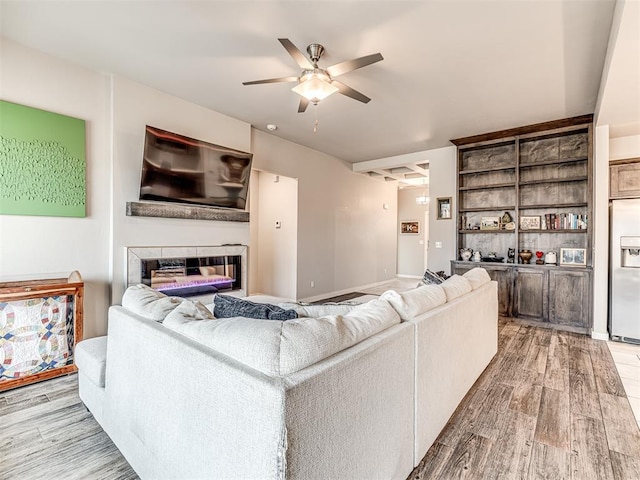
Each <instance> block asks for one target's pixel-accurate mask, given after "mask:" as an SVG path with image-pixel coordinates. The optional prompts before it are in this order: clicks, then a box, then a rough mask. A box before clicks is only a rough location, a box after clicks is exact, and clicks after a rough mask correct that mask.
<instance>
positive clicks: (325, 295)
mask: <svg viewBox="0 0 640 480" xmlns="http://www.w3.org/2000/svg"><path fill="white" fill-rule="evenodd" d="M396 277H400V275H396ZM418 278H422V277H418ZM392 280H393V278H389V279H387V280H382V281H380V282H375V283H369V284H367V285H360V286H355V287H349V288H344V289H342V290H334V291H333V292H325V293H322V294H320V295H314V296H312V297H305V298H299V299H298V301H300V302H305V303H311V302H317V301H318V300H322V299H323V298H331V297H337V296H339V295H344V294H345V293H351V292H360V291H362V290H364V289H367V288H373V287H377V286H379V285H383V284H385V283H387V282H390V281H392Z"/></svg>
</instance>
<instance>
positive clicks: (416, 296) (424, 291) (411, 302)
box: [380, 285, 447, 321]
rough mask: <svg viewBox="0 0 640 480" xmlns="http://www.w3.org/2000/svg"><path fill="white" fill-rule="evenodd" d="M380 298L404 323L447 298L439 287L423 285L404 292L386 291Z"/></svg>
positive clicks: (444, 301)
mask: <svg viewBox="0 0 640 480" xmlns="http://www.w3.org/2000/svg"><path fill="white" fill-rule="evenodd" d="M380 298H382V299H384V300H387V301H388V302H389V303H390V304H391V306H392V307H393V308H394V309H395V311H396V312H398V314H399V315H400V318H401V319H402V320H405V321H406V320H411V319H412V318H415V317H416V316H418V315H420V314H422V313H424V312H427V311H429V310H431V309H432V308H436V307H438V306H440V305H442V304H443V303H446V301H447V296H446V295H445V293H444V290H443V288H442V287H441V286H440V285H424V286H422V287H418V288H414V289H412V290H408V291H406V292H396V291H394V290H388V291H386V292H384V293H383V294H382V296H381V297H380Z"/></svg>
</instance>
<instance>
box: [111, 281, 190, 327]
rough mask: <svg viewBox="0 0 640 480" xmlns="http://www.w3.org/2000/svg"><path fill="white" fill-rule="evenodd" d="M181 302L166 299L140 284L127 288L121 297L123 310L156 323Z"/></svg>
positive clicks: (164, 296) (178, 299) (176, 298)
mask: <svg viewBox="0 0 640 480" xmlns="http://www.w3.org/2000/svg"><path fill="white" fill-rule="evenodd" d="M182 301H183V299H182V298H178V297H167V296H166V295H165V294H164V293H161V292H158V291H157V290H154V289H153V288H151V287H149V286H147V285H144V284H142V283H141V284H139V285H132V286H131V287H129V288H127V290H126V291H125V292H124V295H123V296H122V306H123V307H124V308H126V309H127V310H131V311H132V312H133V313H135V314H137V315H140V316H141V317H145V318H148V319H149V320H154V321H156V322H162V321H163V320H164V318H165V317H166V316H167V314H169V313H170V312H172V311H173V310H174V309H175V308H176V307H177V306H178V305H180V304H181V303H182Z"/></svg>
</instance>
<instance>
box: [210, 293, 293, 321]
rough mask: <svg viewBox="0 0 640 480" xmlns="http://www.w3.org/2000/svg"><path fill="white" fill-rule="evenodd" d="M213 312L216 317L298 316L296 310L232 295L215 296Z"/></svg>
mask: <svg viewBox="0 0 640 480" xmlns="http://www.w3.org/2000/svg"><path fill="white" fill-rule="evenodd" d="M213 314H214V315H215V317H216V318H232V317H244V318H255V319H259V320H260V319H262V320H291V319H292V318H298V314H297V313H296V311H295V310H285V309H284V308H280V307H279V306H277V305H271V304H269V303H254V302H251V301H249V300H244V299H242V298H236V297H232V296H230V295H221V294H219V293H218V294H216V295H215V297H213Z"/></svg>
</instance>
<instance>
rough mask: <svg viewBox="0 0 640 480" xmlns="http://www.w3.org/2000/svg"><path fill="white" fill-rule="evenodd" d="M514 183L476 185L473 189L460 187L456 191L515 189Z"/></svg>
mask: <svg viewBox="0 0 640 480" xmlns="http://www.w3.org/2000/svg"><path fill="white" fill-rule="evenodd" d="M515 186H516V184H515V183H494V184H492V185H477V186H473V187H460V188H458V190H460V191H461V192H464V191H469V190H486V189H488V188H515Z"/></svg>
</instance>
